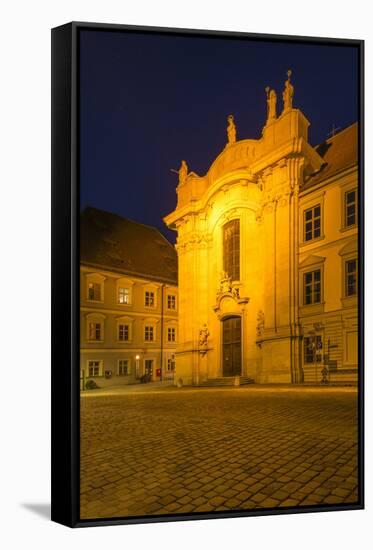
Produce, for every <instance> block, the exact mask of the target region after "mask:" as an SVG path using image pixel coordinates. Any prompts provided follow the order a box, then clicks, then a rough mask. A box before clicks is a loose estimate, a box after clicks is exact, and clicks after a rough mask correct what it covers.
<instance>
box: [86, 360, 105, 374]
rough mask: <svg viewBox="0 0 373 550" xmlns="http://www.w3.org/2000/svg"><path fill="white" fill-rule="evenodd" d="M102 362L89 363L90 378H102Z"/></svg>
mask: <svg viewBox="0 0 373 550" xmlns="http://www.w3.org/2000/svg"><path fill="white" fill-rule="evenodd" d="M101 364H102V361H88V376H89V377H92V376H100V374H101Z"/></svg>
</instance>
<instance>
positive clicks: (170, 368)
mask: <svg viewBox="0 0 373 550" xmlns="http://www.w3.org/2000/svg"><path fill="white" fill-rule="evenodd" d="M174 370H175V357H174V356H172V357H169V358H168V359H167V372H173V371H174Z"/></svg>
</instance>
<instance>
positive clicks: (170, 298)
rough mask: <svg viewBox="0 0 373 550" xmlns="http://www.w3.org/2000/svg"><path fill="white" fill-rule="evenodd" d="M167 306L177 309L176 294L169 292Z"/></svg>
mask: <svg viewBox="0 0 373 550" xmlns="http://www.w3.org/2000/svg"><path fill="white" fill-rule="evenodd" d="M167 308H168V309H176V296H175V295H174V294H169V295H168V296H167Z"/></svg>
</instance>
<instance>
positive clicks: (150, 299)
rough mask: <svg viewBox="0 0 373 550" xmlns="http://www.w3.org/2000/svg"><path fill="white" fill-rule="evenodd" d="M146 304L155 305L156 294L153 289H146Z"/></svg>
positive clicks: (148, 305) (147, 305)
mask: <svg viewBox="0 0 373 550" xmlns="http://www.w3.org/2000/svg"><path fill="white" fill-rule="evenodd" d="M145 306H146V307H154V306H155V294H154V291H153V290H146V291H145Z"/></svg>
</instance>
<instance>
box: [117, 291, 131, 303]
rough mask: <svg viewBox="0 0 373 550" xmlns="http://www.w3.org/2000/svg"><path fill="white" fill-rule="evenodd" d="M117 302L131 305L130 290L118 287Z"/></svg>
mask: <svg viewBox="0 0 373 550" xmlns="http://www.w3.org/2000/svg"><path fill="white" fill-rule="evenodd" d="M118 302H119V303H120V304H130V303H131V300H130V289H129V288H124V287H119V288H118Z"/></svg>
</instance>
